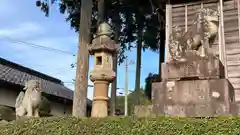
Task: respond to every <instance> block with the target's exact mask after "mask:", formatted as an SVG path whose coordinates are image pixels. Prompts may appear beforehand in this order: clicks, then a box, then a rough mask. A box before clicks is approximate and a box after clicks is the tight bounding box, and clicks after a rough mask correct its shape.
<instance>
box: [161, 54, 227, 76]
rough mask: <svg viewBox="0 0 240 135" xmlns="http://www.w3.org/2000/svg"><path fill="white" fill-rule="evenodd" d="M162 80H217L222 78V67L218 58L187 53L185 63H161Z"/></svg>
mask: <svg viewBox="0 0 240 135" xmlns="http://www.w3.org/2000/svg"><path fill="white" fill-rule="evenodd" d="M162 67H163V68H162V80H181V79H184V80H186V79H192V78H195V79H217V78H224V67H223V65H222V63H221V62H220V60H219V58H218V57H215V56H211V55H209V56H208V57H201V56H199V55H197V54H195V53H194V51H193V52H188V53H187V59H186V61H170V62H168V63H162Z"/></svg>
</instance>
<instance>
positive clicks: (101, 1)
mask: <svg viewBox="0 0 240 135" xmlns="http://www.w3.org/2000/svg"><path fill="white" fill-rule="evenodd" d="M104 19H105V3H104V0H98V24H100V23H101V22H102V21H104Z"/></svg>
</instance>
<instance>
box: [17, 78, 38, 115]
mask: <svg viewBox="0 0 240 135" xmlns="http://www.w3.org/2000/svg"><path fill="white" fill-rule="evenodd" d="M23 89H24V90H26V91H25V93H24V92H23V91H22V92H20V93H19V95H18V97H17V99H16V103H15V109H16V119H19V118H20V117H23V116H28V117H40V116H39V111H40V104H41V102H42V90H41V83H40V81H39V80H29V81H28V82H26V83H25V87H24V88H23Z"/></svg>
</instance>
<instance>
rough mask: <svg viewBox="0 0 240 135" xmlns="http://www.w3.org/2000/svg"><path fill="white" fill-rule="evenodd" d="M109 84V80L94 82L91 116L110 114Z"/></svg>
mask: <svg viewBox="0 0 240 135" xmlns="http://www.w3.org/2000/svg"><path fill="white" fill-rule="evenodd" d="M108 86H109V82H107V81H95V82H94V94H93V95H94V97H93V104H92V113H91V116H94V117H105V116H108Z"/></svg>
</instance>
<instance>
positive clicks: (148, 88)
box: [144, 73, 161, 100]
mask: <svg viewBox="0 0 240 135" xmlns="http://www.w3.org/2000/svg"><path fill="white" fill-rule="evenodd" d="M160 80H161V78H160V75H158V74H153V73H149V74H148V76H147V77H146V78H145V90H144V93H145V96H146V97H147V98H148V99H149V100H151V98H152V83H153V82H159V81H160Z"/></svg>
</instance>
